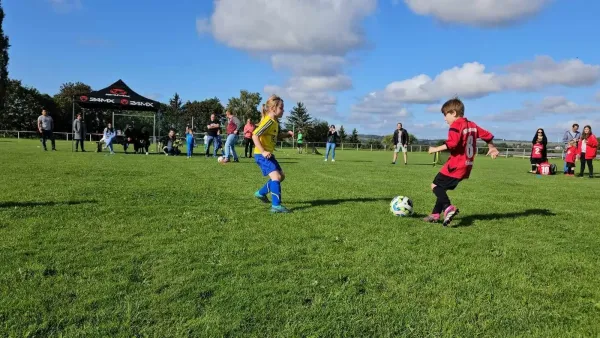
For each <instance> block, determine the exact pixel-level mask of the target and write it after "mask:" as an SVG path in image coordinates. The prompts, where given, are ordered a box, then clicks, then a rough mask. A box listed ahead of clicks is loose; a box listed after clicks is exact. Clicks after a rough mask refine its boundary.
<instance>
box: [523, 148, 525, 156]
mask: <svg viewBox="0 0 600 338" xmlns="http://www.w3.org/2000/svg"><path fill="white" fill-rule="evenodd" d="M523 158H525V148H523Z"/></svg>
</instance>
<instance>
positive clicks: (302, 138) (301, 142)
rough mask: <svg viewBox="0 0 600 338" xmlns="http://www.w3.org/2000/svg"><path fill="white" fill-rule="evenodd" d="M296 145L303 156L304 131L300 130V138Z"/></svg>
mask: <svg viewBox="0 0 600 338" xmlns="http://www.w3.org/2000/svg"><path fill="white" fill-rule="evenodd" d="M296 143H298V154H302V147H303V144H304V135H302V130H298V138H297V141H296Z"/></svg>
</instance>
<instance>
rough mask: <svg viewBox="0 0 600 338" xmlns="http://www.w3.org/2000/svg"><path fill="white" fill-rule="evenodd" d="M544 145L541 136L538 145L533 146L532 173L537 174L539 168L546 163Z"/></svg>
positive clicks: (537, 141)
mask: <svg viewBox="0 0 600 338" xmlns="http://www.w3.org/2000/svg"><path fill="white" fill-rule="evenodd" d="M544 150H545V147H544V143H543V138H542V137H541V136H539V137H538V138H537V140H536V143H534V144H533V147H532V148H531V159H530V162H531V171H530V173H532V174H535V173H537V167H538V166H539V165H540V164H542V163H544V162H546V159H545V158H544Z"/></svg>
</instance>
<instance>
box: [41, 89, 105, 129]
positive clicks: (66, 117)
mask: <svg viewBox="0 0 600 338" xmlns="http://www.w3.org/2000/svg"><path fill="white" fill-rule="evenodd" d="M91 91H92V87H90V86H89V85H87V84H85V83H82V82H75V83H73V82H67V83H63V84H62V85H61V86H60V91H59V92H58V94H56V95H54V102H55V103H56V107H57V111H56V113H55V114H54V116H53V117H52V118H53V119H54V125H55V126H60V128H65V129H66V130H67V131H70V128H69V127H70V126H71V123H72V122H73V121H72V120H73V116H72V115H73V98H74V97H76V96H79V95H82V94H89V93H90V92H91ZM82 111H83V110H82V108H81V107H80V106H79V105H77V104H76V105H75V116H77V114H79V113H81V112H82ZM103 115H104V112H102V111H98V110H97V109H91V110H86V113H85V120H86V124H87V126H86V127H87V129H88V131H90V132H97V131H98V129H99V128H101V127H102V128H103V127H104V125H103V123H100V121H102V120H104V119H103V118H100V117H103Z"/></svg>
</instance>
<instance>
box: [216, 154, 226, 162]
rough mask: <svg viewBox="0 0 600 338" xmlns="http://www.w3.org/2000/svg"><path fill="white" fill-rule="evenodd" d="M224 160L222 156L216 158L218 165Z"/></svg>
mask: <svg viewBox="0 0 600 338" xmlns="http://www.w3.org/2000/svg"><path fill="white" fill-rule="evenodd" d="M224 159H225V158H224V157H223V156H219V157H217V162H219V163H223V160H224Z"/></svg>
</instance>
